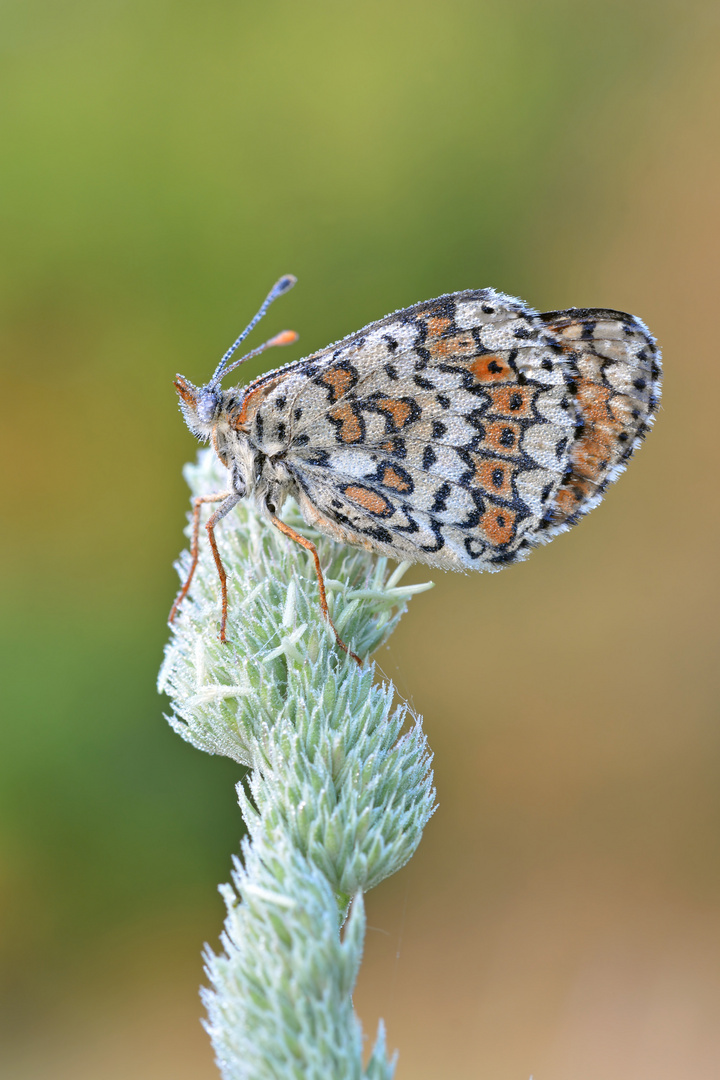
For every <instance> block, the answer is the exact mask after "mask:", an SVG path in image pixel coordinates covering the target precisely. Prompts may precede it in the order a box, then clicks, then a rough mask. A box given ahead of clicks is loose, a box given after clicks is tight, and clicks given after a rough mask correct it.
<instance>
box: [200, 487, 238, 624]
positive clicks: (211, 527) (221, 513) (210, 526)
mask: <svg viewBox="0 0 720 1080" xmlns="http://www.w3.org/2000/svg"><path fill="white" fill-rule="evenodd" d="M225 494H226V496H227V497H226V499H225V502H223V503H221V504H220V506H218V508H217V510H216V511H215V513H214V514H211V516H210V518H209V519H208V522H207V524H206V525H205V528H206V529H207V534H208V540H209V541H210V548H211V549H212V553H213V559H214V560H215V566H216V567H217V572H218V577H219V578H220V594H221V597H222V617H221V619H220V640H221V641H227V638H226V637H225V628H226V626H227V612H228V598H227V574H226V573H225V567H224V566H223V564H222V559H221V558H220V552H219V551H218V547H217V543H216V542H215V526H216V525H217V523H218V521H220V520H221V519H222V518H224V517H225V515H226V514H229V513H230V511H231V510H232V508H233V507H234V506H237V504H238V503H239V502H240V499H241V498H242V495H238V494H237V493H236V492H234V491H231V492H230V494H227V492H226V493H225Z"/></svg>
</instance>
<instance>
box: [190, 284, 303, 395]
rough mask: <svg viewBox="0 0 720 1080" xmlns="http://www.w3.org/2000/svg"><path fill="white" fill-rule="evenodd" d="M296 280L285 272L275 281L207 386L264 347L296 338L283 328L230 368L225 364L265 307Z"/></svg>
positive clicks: (267, 347) (286, 342)
mask: <svg viewBox="0 0 720 1080" xmlns="http://www.w3.org/2000/svg"><path fill="white" fill-rule="evenodd" d="M296 281H297V278H296V277H293V275H292V274H285V275H284V276H283V277H281V278H280V279H279V281H276V282H275V284H274V285H273V287H272V289H271V290H270V292H269V293H268V294H267V296H266V297H265V299H264V300H263V302H262V304H261V305H260V309H259V311H258V313H257V315H255V317H254V318H253V319H251V320H250V322H249V323H248V324H247V326H246V327H245V329H244V330H243V332H242V334H241V335H240V337H239V338H236V340H235V341H233V343H232V345H231V346H230V348H229V349H228V351H227V352H226V353H225V355H224V356H223V358H222V360H221V361H220V363H219V364H218V366H217V367H216V369H215V374H214V375H213V377H212V379H211V380H210V382H209V384H208V385H209V386H215V385H216V384H217V383H219V382H220V380H221V379H222V378H223V377H224V376H225V375H227V373H228V371H232V370H233V369H234V368H236V367H237V366H238V364H241V363H242V362H243V361H244V360H247V359H248V358H249V357H251V356H257V355H258V353H261V352H264V350H265V349H269V348H270V347H271V346H272V345H289V344H290V343H291V342H292V341H296V340H297V334H295V336H294V337H292V338H288V337H287V335H288V334H291V333H293V331H291V330H284V331H283V332H282V334H277V335H276V336H275V337H274V338H271V339H270V341H266V342H265V344H264V345H261V346H260V348H259V349H254V350H253V351H252V352H249V353H248V354H247V356H243V357H242V359H240V360H236V361H235V363H234V364H233V365H232V367H230V368H227V367H226V364H227V362H228V360H229V359H230V357H231V356H232V355H233V353H234V352H235V350H236V349H237V348H238V347H239V346H240V345H242V343H243V341H244V340H245V338H246V337H247V336H248V334H249V333H250V332H251V331H252V330H254V329H255V327H256V326H257V324H258V323H259V322H260V320H261V319H262V317H263V315H264V314H265V312H266V311H267V309H268V308H269V307H270V305H271V304H272V302H273V300H277V298H278V296H282V295H283V293H286V292H289V291H290V289H292V287H293V285H294V284H295V282H296ZM280 339H282V340H280Z"/></svg>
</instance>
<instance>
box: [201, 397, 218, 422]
mask: <svg viewBox="0 0 720 1080" xmlns="http://www.w3.org/2000/svg"><path fill="white" fill-rule="evenodd" d="M217 405H218V395H217V394H216V393H215V391H214V390H207V389H205V390H202V391H201V392H200V395H199V397H198V403H197V414H198V420H200V421H201V422H202V423H204V424H209V423H210V421H211V420H213V419H214V417H215V410H216V409H217Z"/></svg>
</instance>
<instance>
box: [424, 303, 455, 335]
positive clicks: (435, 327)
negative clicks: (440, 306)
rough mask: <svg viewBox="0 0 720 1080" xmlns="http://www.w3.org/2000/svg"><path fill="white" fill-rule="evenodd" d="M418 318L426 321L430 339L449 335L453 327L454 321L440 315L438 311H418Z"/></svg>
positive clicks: (430, 309)
mask: <svg viewBox="0 0 720 1080" xmlns="http://www.w3.org/2000/svg"><path fill="white" fill-rule="evenodd" d="M416 318H418V319H423V320H425V325H426V327H427V336H428V337H429V338H437V337H440V335H441V334H445V333H447V331H448V330H449V329H450V327H451V326H452V320H451V319H448V317H447V315H438V313H437V309H436V310H435V311H433V310H432V308H429V309H428V310H426V311H418V312H417V315H416Z"/></svg>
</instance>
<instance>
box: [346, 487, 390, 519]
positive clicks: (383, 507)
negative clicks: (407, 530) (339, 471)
mask: <svg viewBox="0 0 720 1080" xmlns="http://www.w3.org/2000/svg"><path fill="white" fill-rule="evenodd" d="M345 494H346V495H347V497H348V498H349V499H352V501H353V502H355V503H357V504H358V506H362V508H363V510H368V511H369V512H370V513H371V514H380V515H381V516H382V517H386V516H387V515H388V514H392V513H393V506H392V504H391V503H389V502H388V501H387V499H383V497H382V495H378V493H377V491H371V490H370V489H369V488H366V487H360V485H359V484H350V485H349V486H348V487H346V488H345Z"/></svg>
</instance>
